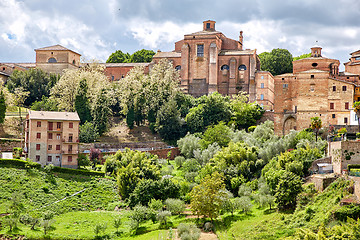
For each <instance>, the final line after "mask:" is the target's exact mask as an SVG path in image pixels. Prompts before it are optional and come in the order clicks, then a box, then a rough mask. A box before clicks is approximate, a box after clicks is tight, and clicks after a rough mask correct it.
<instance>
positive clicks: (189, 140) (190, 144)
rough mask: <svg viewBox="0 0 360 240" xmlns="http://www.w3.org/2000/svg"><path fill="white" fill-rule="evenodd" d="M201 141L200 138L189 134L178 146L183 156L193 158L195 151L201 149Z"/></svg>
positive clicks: (180, 140)
mask: <svg viewBox="0 0 360 240" xmlns="http://www.w3.org/2000/svg"><path fill="white" fill-rule="evenodd" d="M200 140H201V139H200V138H199V137H197V136H195V135H193V134H187V135H186V136H185V137H183V138H181V139H179V140H178V141H177V145H178V146H179V149H180V152H181V154H182V155H184V156H185V157H186V158H193V157H194V151H195V150H196V149H200V147H201V145H200Z"/></svg>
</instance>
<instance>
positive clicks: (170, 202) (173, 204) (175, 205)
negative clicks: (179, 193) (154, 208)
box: [165, 198, 185, 214]
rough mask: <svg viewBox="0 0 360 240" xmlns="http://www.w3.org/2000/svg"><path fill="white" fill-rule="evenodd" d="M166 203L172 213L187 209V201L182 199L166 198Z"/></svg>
mask: <svg viewBox="0 0 360 240" xmlns="http://www.w3.org/2000/svg"><path fill="white" fill-rule="evenodd" d="M165 205H166V209H167V210H169V211H170V212H171V213H172V214H180V213H182V212H183V211H184V210H185V203H184V202H183V201H181V200H180V199H174V198H168V199H166V200H165Z"/></svg>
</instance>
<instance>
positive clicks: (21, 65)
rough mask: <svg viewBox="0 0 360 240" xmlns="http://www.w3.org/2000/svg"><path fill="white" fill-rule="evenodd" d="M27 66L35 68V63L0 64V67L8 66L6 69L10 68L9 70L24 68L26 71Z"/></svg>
mask: <svg viewBox="0 0 360 240" xmlns="http://www.w3.org/2000/svg"><path fill="white" fill-rule="evenodd" d="M26 64H27V65H30V64H33V65H34V67H35V63H0V66H1V65H5V66H8V67H11V68H14V67H16V66H17V67H21V68H25V69H27V68H28V67H27V66H26Z"/></svg>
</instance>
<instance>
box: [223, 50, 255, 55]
mask: <svg viewBox="0 0 360 240" xmlns="http://www.w3.org/2000/svg"><path fill="white" fill-rule="evenodd" d="M254 53H255V50H221V51H220V53H219V55H222V56H229V55H230V56H232V55H234V56H235V55H250V54H254Z"/></svg>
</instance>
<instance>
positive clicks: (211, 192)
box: [190, 172, 225, 221]
mask: <svg viewBox="0 0 360 240" xmlns="http://www.w3.org/2000/svg"><path fill="white" fill-rule="evenodd" d="M224 190H225V184H224V181H223V176H222V175H221V174H219V173H218V172H214V173H213V174H211V175H207V176H206V177H205V178H203V179H202V180H201V183H200V184H199V185H197V186H195V187H194V188H193V189H192V190H191V192H190V206H191V210H192V211H193V212H194V213H196V214H197V215H198V216H199V215H204V216H208V217H210V218H211V221H212V220H213V219H214V218H216V217H217V216H218V214H219V211H220V210H221V206H222V199H223V197H224V196H223V195H224V194H225V191H224Z"/></svg>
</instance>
